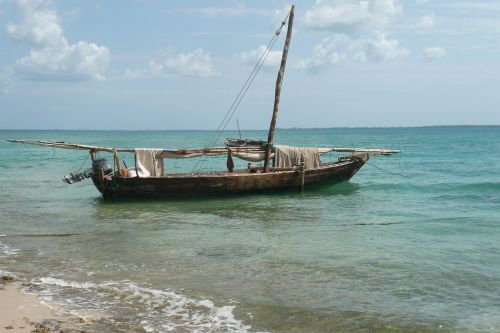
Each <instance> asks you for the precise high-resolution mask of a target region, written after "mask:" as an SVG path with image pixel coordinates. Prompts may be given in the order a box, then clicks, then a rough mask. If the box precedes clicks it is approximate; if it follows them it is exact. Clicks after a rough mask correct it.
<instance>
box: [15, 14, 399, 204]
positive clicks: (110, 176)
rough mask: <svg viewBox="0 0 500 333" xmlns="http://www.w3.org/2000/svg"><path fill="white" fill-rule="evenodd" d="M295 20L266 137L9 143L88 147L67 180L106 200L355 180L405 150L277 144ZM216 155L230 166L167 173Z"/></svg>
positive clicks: (254, 190)
mask: <svg viewBox="0 0 500 333" xmlns="http://www.w3.org/2000/svg"><path fill="white" fill-rule="evenodd" d="M293 19H294V6H292V8H291V10H290V12H289V14H288V16H287V18H286V19H285V21H283V23H282V25H281V27H280V29H278V31H277V32H276V36H278V35H279V33H280V32H281V29H282V28H283V26H284V25H285V24H286V20H288V28H287V35H286V39H285V45H284V48H283V54H282V59H281V65H280V69H279V72H278V77H277V80H276V89H275V101H274V108H273V115H272V119H271V124H270V128H269V132H268V138H267V140H266V141H256V140H242V139H227V140H226V142H225V146H223V147H208V148H200V149H137V148H114V147H98V146H89V145H82V144H73V143H67V142H57V141H33V140H7V141H10V142H16V143H23V144H32V145H39V146H46V147H53V148H61V149H75V150H87V151H88V152H89V154H90V157H91V160H92V167H91V168H89V169H87V170H85V171H83V172H78V173H71V174H70V175H68V176H65V177H64V178H63V180H64V181H65V182H67V183H70V184H72V183H74V182H78V181H81V180H83V179H85V178H91V179H92V181H93V183H94V185H95V186H96V188H97V189H98V190H99V192H100V193H101V194H102V196H103V197H104V198H105V199H118V198H134V197H148V198H158V197H183V196H200V195H232V194H241V193H259V192H270V191H285V190H292V191H293V190H295V191H297V190H298V191H303V190H304V189H305V188H310V187H317V186H329V185H332V184H335V183H338V182H342V181H347V180H349V179H351V177H353V176H354V175H355V174H356V172H357V171H358V170H359V169H360V168H361V167H362V166H363V165H364V164H365V163H366V162H367V161H368V159H369V158H370V156H372V155H392V154H395V153H399V152H400V151H399V150H385V149H362V148H306V147H289V146H279V145H275V144H274V143H273V139H274V131H275V127H276V120H277V116H278V111H279V101H280V93H281V85H282V81H283V75H284V71H285V65H286V60H287V55H288V48H289V45H290V38H291V33H292V26H293ZM273 38H274V37H273ZM263 60H265V59H263V58H261V60H260V61H262V62H263ZM246 89H248V88H246ZM233 104H234V103H233ZM238 104H239V102H238ZM328 152H342V153H350V154H348V155H344V156H340V157H338V159H337V160H336V161H334V162H328V163H323V162H322V161H321V159H320V155H321V154H324V153H328ZM100 153H110V154H112V156H113V163H111V165H110V163H109V162H108V161H107V160H106V159H103V158H100V157H99V156H98V154H100ZM127 153H131V154H133V156H134V164H135V165H134V167H133V168H127V167H126V166H125V165H123V166H122V165H121V163H120V154H127ZM216 155H226V156H227V159H226V167H227V170H224V171H210V172H201V171H197V172H186V173H165V172H164V167H163V159H180V158H182V159H183V158H193V157H202V158H203V157H206V156H216ZM233 157H235V158H240V159H243V160H245V161H248V162H262V165H259V166H254V165H252V164H251V163H248V166H247V168H244V169H234V162H233Z"/></svg>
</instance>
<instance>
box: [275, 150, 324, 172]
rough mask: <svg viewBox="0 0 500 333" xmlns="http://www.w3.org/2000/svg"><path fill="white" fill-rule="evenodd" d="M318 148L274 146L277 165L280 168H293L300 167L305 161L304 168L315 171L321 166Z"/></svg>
mask: <svg viewBox="0 0 500 333" xmlns="http://www.w3.org/2000/svg"><path fill="white" fill-rule="evenodd" d="M319 153H320V151H319V149H318V148H309V147H289V146H279V145H275V146H274V154H275V159H276V162H275V165H276V167H278V168H291V167H294V166H296V165H300V162H301V160H302V159H304V166H305V167H306V168H307V169H315V168H319V167H320V166H321V160H320V158H319Z"/></svg>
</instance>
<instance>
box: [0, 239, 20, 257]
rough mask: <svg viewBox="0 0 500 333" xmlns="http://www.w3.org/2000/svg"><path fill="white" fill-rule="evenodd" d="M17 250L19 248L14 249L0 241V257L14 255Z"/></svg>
mask: <svg viewBox="0 0 500 333" xmlns="http://www.w3.org/2000/svg"><path fill="white" fill-rule="evenodd" d="M18 252H19V249H14V248H12V247H9V246H8V245H6V244H4V243H2V242H0V257H10V256H13V255H16V254H17V253H18Z"/></svg>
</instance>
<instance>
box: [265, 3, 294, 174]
mask: <svg viewBox="0 0 500 333" xmlns="http://www.w3.org/2000/svg"><path fill="white" fill-rule="evenodd" d="M294 10H295V5H292V8H291V9H290V17H289V18H288V30H287V31H286V39H285V46H284V47H283V55H282V56H281V65H280V70H279V72H278V77H277V78H276V89H275V92H274V109H273V118H272V119H271V125H270V126H269V134H268V136H267V146H266V158H265V160H264V172H269V160H270V159H271V153H272V149H273V138H274V129H275V128H276V119H277V118H278V112H279V104H280V93H281V84H282V82H283V75H284V74H285V66H286V58H287V56H288V47H289V46H290V38H291V37H292V26H293V15H294Z"/></svg>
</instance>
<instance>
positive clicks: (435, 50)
mask: <svg viewBox="0 0 500 333" xmlns="http://www.w3.org/2000/svg"><path fill="white" fill-rule="evenodd" d="M447 54H448V52H446V49H444V48H442V47H428V48H426V49H425V50H424V59H425V60H426V61H431V60H438V59H441V58H444V57H445V56H446V55H447Z"/></svg>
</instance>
